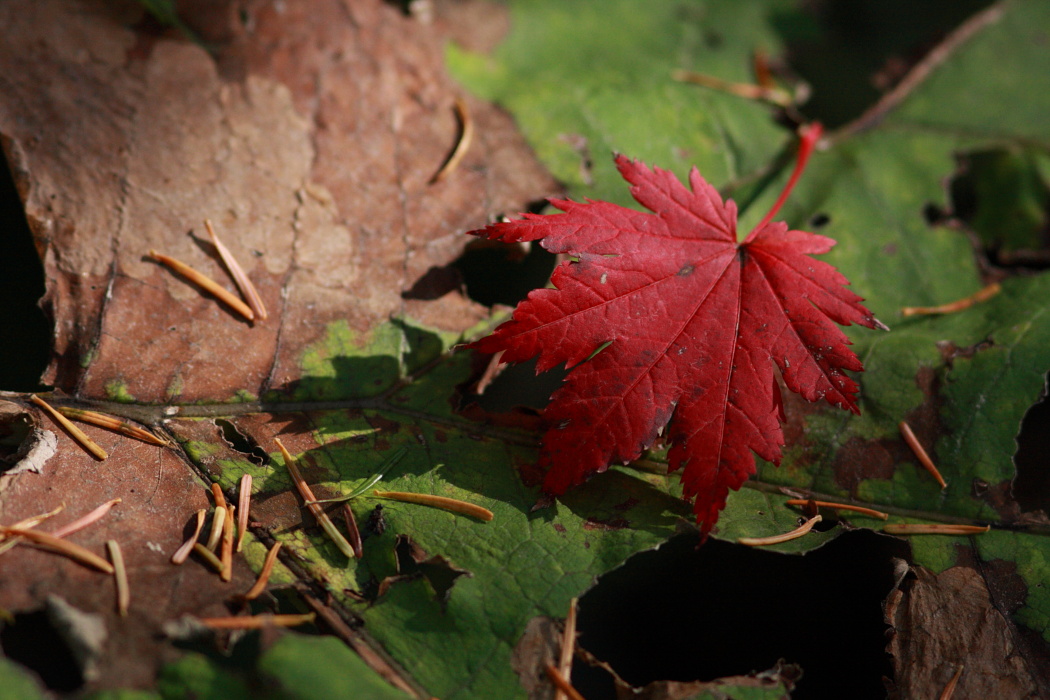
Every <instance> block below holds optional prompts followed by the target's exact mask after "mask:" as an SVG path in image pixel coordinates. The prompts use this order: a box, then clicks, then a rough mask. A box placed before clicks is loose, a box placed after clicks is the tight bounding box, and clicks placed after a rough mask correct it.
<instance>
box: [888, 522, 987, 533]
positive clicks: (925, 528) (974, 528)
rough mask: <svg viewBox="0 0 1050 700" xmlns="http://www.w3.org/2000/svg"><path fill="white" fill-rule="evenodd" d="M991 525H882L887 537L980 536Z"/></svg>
mask: <svg viewBox="0 0 1050 700" xmlns="http://www.w3.org/2000/svg"><path fill="white" fill-rule="evenodd" d="M991 529H992V526H991V525H953V524H952V523H891V524H889V525H883V526H882V531H883V532H885V533H886V534H888V535H980V534H982V533H985V532H988V531H989V530H991Z"/></svg>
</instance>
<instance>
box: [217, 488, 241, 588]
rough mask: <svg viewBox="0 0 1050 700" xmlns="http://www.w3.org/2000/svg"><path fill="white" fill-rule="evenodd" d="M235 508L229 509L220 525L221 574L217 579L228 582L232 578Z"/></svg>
mask: <svg viewBox="0 0 1050 700" xmlns="http://www.w3.org/2000/svg"><path fill="white" fill-rule="evenodd" d="M236 508H237V506H230V507H229V511H228V512H229V515H228V516H227V517H226V520H224V521H223V523H222V545H221V552H222V553H221V554H220V556H219V561H221V562H222V572H221V573H220V574H219V578H220V579H221V580H223V581H230V580H231V579H232V578H233V515H234V512H235V511H236Z"/></svg>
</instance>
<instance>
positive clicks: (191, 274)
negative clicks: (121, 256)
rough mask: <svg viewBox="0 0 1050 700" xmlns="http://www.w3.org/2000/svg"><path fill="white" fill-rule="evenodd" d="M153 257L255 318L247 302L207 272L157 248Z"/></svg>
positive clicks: (151, 255)
mask: <svg viewBox="0 0 1050 700" xmlns="http://www.w3.org/2000/svg"><path fill="white" fill-rule="evenodd" d="M149 255H150V257H151V258H153V259H155V260H157V261H158V262H160V263H163V264H164V265H165V266H167V267H168V268H169V269H170V270H172V271H173V272H175V273H177V274H179V275H181V276H182V277H183V278H185V279H187V280H189V281H190V282H192V283H193V284H195V285H197V286H198V287H200V288H201V289H203V290H204V291H206V292H208V293H209V294H211V295H212V296H213V297H215V298H216V299H218V300H219V301H221V302H222V303H224V304H226V305H227V306H229V307H230V308H231V309H233V310H234V311H236V312H237V313H239V314H240V315H241V316H243V317H244V318H245V319H246V320H248V321H253V320H255V312H254V311H252V310H251V308H250V307H249V306H248V305H247V304H245V303H244V302H243V301H241V300H240V299H238V298H237V297H235V296H234V295H233V294H231V293H230V292H229V291H228V290H226V288H225V287H222V286H221V285H220V284H219V283H218V282H216V281H215V280H213V279H212V278H211V277H208V276H207V275H205V274H202V273H200V272H197V271H196V270H194V269H193V268H192V267H190V266H189V265H187V264H186V263H184V262H181V261H179V260H176V259H175V258H172V257H170V256H167V255H161V254H160V253H158V252H157V251H155V250H151V251H150V252H149Z"/></svg>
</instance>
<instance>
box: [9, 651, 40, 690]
mask: <svg viewBox="0 0 1050 700" xmlns="http://www.w3.org/2000/svg"><path fill="white" fill-rule="evenodd" d="M0 698H11V700H37V698H39V699H40V700H43V698H44V693H43V692H42V691H41V689H40V685H39V684H38V683H37V680H36V679H35V678H34V677H33V676H32V675H31V674H30V673H29V672H28V671H27V670H26V669H25V668H23V667H22V666H21V665H19V664H17V663H15V662H14V661H11V660H10V659H8V658H7V657H5V656H0Z"/></svg>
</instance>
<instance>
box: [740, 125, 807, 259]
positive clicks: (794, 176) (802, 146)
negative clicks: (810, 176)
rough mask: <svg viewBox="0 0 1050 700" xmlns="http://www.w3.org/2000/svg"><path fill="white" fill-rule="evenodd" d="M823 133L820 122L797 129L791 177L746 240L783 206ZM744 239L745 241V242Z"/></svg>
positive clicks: (771, 218)
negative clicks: (797, 141) (798, 138)
mask: <svg viewBox="0 0 1050 700" xmlns="http://www.w3.org/2000/svg"><path fill="white" fill-rule="evenodd" d="M823 133H824V127H823V126H822V125H821V124H820V122H813V123H811V124H805V125H803V126H802V127H801V128H800V129H799V137H800V138H801V141H799V144H798V159H797V160H796V161H795V169H794V171H792V173H791V177H790V178H789V179H788V182H787V184H786V185H785V186H784V189H783V191H781V193H780V196H779V197H777V201H776V202H774V203H773V208H772V209H770V210H769V213H768V214H766V215H765V217H763V218H762V220H761V221H759V222H758V225H757V226H755V228H753V229H752V230H751V233H749V234H748V236H747V241H749V240H751V238H752V237H753V236H754V235H755V234H756V233H758V232H759V231H761V230H762V229H763V228H765V226H766V224H768V223H769V222H770V221H772V220H773V217H774V216H776V214H777V212H778V211H780V207H782V206H784V202H786V201H787V198H788V196H789V195H790V194H791V190H793V189H795V183H797V182H798V179H799V177H801V176H802V171H803V170H805V169H806V163H807V162H808V161H809V157H810V155H812V153H813V149H814V147H815V146H816V145H817V141H819V140H820V137H821V135H822V134H823ZM747 241H745V243H746V242H747Z"/></svg>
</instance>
